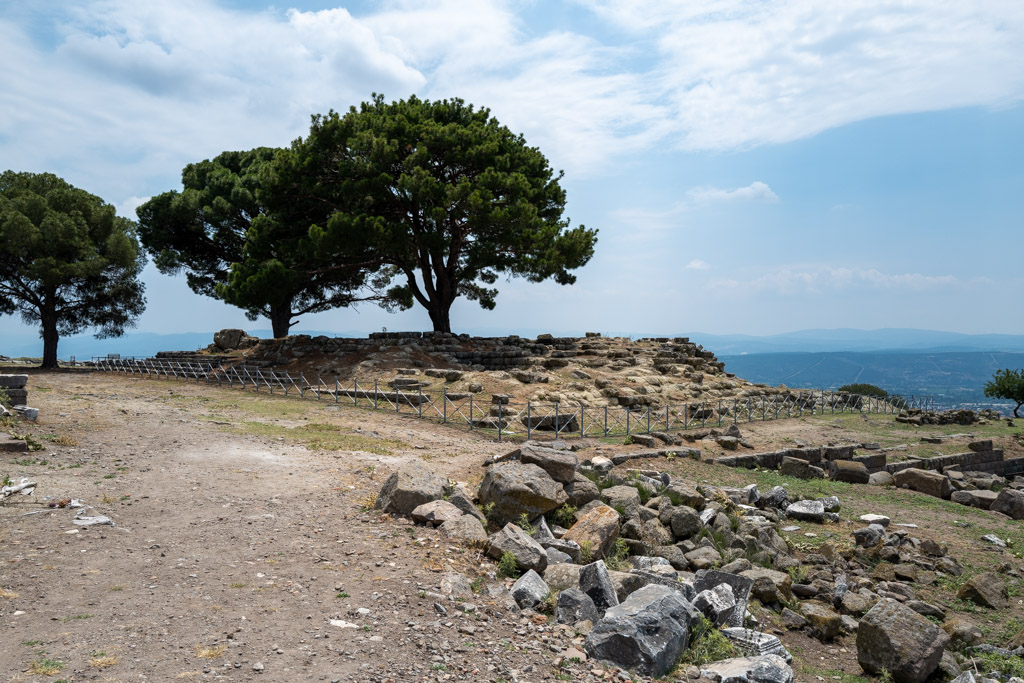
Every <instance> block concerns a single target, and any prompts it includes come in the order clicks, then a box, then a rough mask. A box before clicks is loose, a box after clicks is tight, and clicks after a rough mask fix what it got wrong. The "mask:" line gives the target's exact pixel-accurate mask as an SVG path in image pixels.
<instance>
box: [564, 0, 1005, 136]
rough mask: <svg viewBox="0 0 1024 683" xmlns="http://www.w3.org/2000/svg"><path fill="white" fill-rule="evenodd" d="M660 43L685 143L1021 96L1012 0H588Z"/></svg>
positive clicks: (658, 71) (666, 86)
mask: <svg viewBox="0 0 1024 683" xmlns="http://www.w3.org/2000/svg"><path fill="white" fill-rule="evenodd" d="M579 2H581V4H583V5H585V6H587V7H590V8H591V9H593V10H594V11H595V12H597V13H598V14H599V15H601V16H603V17H604V18H605V19H606V20H607V21H608V22H609V23H610V24H613V25H615V26H616V27H620V28H622V29H625V30H626V31H629V32H631V35H632V36H633V40H635V41H637V42H649V43H651V44H653V45H655V46H656V49H657V53H658V64H657V66H656V68H655V70H654V71H655V73H654V74H653V75H654V77H655V78H657V79H658V81H659V83H660V85H661V87H662V88H663V92H664V93H665V99H666V100H668V101H669V102H670V103H671V104H670V106H671V108H672V112H671V118H672V120H673V123H674V124H675V127H676V128H675V136H674V137H675V139H676V142H677V144H679V145H680V146H681V147H684V148H691V149H722V148H735V147H744V146H750V145H757V144H764V143H777V142H786V141H790V140H795V139H799V138H803V137H808V136H811V135H815V134H817V133H819V132H821V131H823V130H826V129H828V128H832V127H835V126H841V125H844V124H847V123H850V122H854V121H859V120H863V119H866V118H870V117H876V116H885V115H891V114H901V113H907V112H919V111H931V110H938V109H947V108H953V107H964V106H979V105H980V106H1001V105H1006V104H1009V103H1012V102H1015V101H1019V100H1020V99H1021V98H1022V97H1024V51H1022V50H1021V49H1020V44H1021V41H1022V40H1024V4H1022V3H1020V2H1017V1H1016V0H989V1H988V2H983V3H953V2H941V3H936V2H933V1H931V0H910V1H908V2H900V3H892V2H888V1H886V0H859V1H855V2H844V3H822V2H816V1H814V0H797V1H795V2H784V1H782V0H769V1H765V2H756V3H751V2H745V1H744V0H630V1H626V2H623V1H622V0H579Z"/></svg>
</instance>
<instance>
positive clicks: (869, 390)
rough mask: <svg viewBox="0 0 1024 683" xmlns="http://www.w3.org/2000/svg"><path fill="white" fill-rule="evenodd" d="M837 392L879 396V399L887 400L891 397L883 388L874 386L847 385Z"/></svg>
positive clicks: (861, 384) (863, 384)
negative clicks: (886, 398)
mask: <svg viewBox="0 0 1024 683" xmlns="http://www.w3.org/2000/svg"><path fill="white" fill-rule="evenodd" d="M836 391H845V392H846V393H848V394H860V395H861V396H877V397H878V398H885V397H886V396H888V395H889V392H888V391H886V390H885V389H883V388H882V387H879V386H875V385H874V384H865V383H863V382H862V383H857V384H845V385H843V386H841V387H839V388H838V389H836Z"/></svg>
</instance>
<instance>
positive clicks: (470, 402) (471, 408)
mask: <svg viewBox="0 0 1024 683" xmlns="http://www.w3.org/2000/svg"><path fill="white" fill-rule="evenodd" d="M469 431H473V394H470V395H469Z"/></svg>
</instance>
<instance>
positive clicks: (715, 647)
mask: <svg viewBox="0 0 1024 683" xmlns="http://www.w3.org/2000/svg"><path fill="white" fill-rule="evenodd" d="M735 653H736V648H734V647H733V644H732V643H731V642H730V641H729V639H728V638H726V637H725V634H724V633H722V632H721V631H720V630H719V629H717V628H716V627H715V625H714V624H713V623H711V622H710V621H709V620H708V619H707V617H702V618H701V622H700V626H699V627H698V629H697V635H696V637H695V638H694V640H693V642H691V643H690V647H688V648H687V649H686V652H685V653H683V657H682V659H680V660H679V661H680V663H681V664H685V665H687V666H690V665H691V664H692V665H693V666H701V665H703V664H707V663H708V662H717V661H719V660H722V659H729V658H730V657H733V656H735Z"/></svg>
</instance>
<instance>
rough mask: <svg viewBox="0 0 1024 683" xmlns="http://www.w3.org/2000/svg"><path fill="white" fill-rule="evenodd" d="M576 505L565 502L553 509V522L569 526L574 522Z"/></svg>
mask: <svg viewBox="0 0 1024 683" xmlns="http://www.w3.org/2000/svg"><path fill="white" fill-rule="evenodd" d="M575 515H576V506H575V505H569V504H568V503H566V504H565V505H563V506H562V507H560V508H558V510H556V511H555V524H558V525H559V526H564V527H565V528H566V529H568V528H570V527H571V526H572V525H573V524H575V523H576V517H575Z"/></svg>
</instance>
